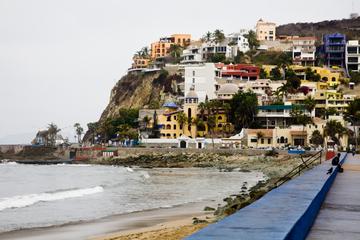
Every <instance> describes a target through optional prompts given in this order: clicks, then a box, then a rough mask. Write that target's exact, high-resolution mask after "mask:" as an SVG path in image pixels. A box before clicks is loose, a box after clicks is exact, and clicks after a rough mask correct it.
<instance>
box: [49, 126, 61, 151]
mask: <svg viewBox="0 0 360 240" xmlns="http://www.w3.org/2000/svg"><path fill="white" fill-rule="evenodd" d="M47 130H48V138H49V143H50V145H51V146H55V140H56V135H57V134H58V133H59V132H60V131H61V129H60V128H58V126H57V125H56V124H55V123H50V124H49V125H48V129H47Z"/></svg>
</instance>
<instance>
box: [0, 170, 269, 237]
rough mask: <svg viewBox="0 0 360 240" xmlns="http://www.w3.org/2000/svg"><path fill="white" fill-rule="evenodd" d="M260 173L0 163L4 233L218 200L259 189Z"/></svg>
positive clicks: (0, 209) (1, 227) (0, 226)
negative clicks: (243, 189)
mask: <svg viewBox="0 0 360 240" xmlns="http://www.w3.org/2000/svg"><path fill="white" fill-rule="evenodd" d="M263 178H264V176H263V174H262V173H258V172H246V173H244V172H220V171H219V170H218V169H211V168H209V169H205V168H185V169H174V168H172V169H168V168H166V169H140V168H124V167H116V166H99V165H86V164H81V165H75V164H72V165H21V164H13V163H4V164H0V232H7V231H13V230H17V229H28V228H35V227H47V226H57V225H62V224H66V223H74V222H80V221H90V220H94V219H98V218H102V217H107V216H112V215H116V214H122V213H129V212H137V211H143V210H150V209H156V208H167V207H172V206H176V205H181V204H185V203H191V202H201V201H207V200H218V201H219V200H220V199H222V198H224V197H226V196H228V195H229V194H236V193H239V192H240V191H241V187H242V185H243V183H244V182H247V186H248V187H251V186H253V185H255V184H256V183H257V182H258V181H259V180H262V179H263Z"/></svg>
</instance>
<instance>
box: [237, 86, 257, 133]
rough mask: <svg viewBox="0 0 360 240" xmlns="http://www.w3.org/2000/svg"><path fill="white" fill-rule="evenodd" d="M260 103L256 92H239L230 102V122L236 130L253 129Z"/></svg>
mask: <svg viewBox="0 0 360 240" xmlns="http://www.w3.org/2000/svg"><path fill="white" fill-rule="evenodd" d="M257 106H258V101H257V97H256V94H255V93H254V92H251V91H248V92H240V91H239V92H238V93H236V94H235V95H234V96H233V98H232V99H231V102H230V110H231V111H230V120H231V123H232V124H233V125H234V127H235V129H236V130H241V129H242V128H248V127H251V126H252V125H253V124H254V122H255V117H256V114H257V112H258V108H257Z"/></svg>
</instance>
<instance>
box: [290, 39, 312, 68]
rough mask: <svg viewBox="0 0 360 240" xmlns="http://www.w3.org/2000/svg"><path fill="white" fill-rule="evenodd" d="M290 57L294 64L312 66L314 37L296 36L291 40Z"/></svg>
mask: <svg viewBox="0 0 360 240" xmlns="http://www.w3.org/2000/svg"><path fill="white" fill-rule="evenodd" d="M292 42H293V48H292V58H293V63H294V64H295V65H304V66H314V63H315V52H316V47H315V42H316V38H315V37H298V38H294V39H293V40H292Z"/></svg>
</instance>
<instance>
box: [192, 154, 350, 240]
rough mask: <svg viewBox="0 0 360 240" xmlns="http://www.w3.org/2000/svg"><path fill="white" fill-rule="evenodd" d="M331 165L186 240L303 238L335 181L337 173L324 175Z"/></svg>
mask: <svg viewBox="0 0 360 240" xmlns="http://www.w3.org/2000/svg"><path fill="white" fill-rule="evenodd" d="M345 158H346V154H342V160H343V161H344V159H345ZM330 166H331V163H330V162H329V161H327V162H324V163H323V164H321V165H319V166H317V167H315V168H313V169H311V170H309V171H307V172H305V173H304V174H303V175H301V176H299V177H297V178H295V179H293V180H291V181H289V182H287V183H285V184H284V185H282V186H280V187H279V188H276V189H274V190H272V191H271V192H269V193H268V194H266V195H265V196H264V197H262V198H261V199H259V200H258V201H256V202H255V203H253V204H251V205H249V206H247V207H245V208H243V209H241V210H240V211H238V212H237V213H235V214H233V215H231V216H229V217H227V218H225V219H223V220H221V221H219V222H217V223H214V224H211V225H209V226H208V227H206V228H204V229H202V230H200V231H199V232H197V233H195V234H193V235H191V236H189V237H187V238H186V240H207V239H209V240H210V239H221V240H228V239H229V240H230V239H231V240H234V239H242V240H243V239H245V240H246V239H249V240H250V239H251V240H257V239H258V240H263V239H279V240H280V239H305V237H306V236H307V234H308V232H309V230H310V228H311V226H312V224H313V222H314V221H315V218H316V216H317V214H318V212H319V210H320V207H321V204H322V202H323V201H324V199H325V196H326V194H327V192H328V191H329V189H330V187H331V185H332V183H333V181H334V179H335V178H336V175H337V171H333V172H332V174H330V175H327V174H326V172H327V170H328V169H329V168H330Z"/></svg>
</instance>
